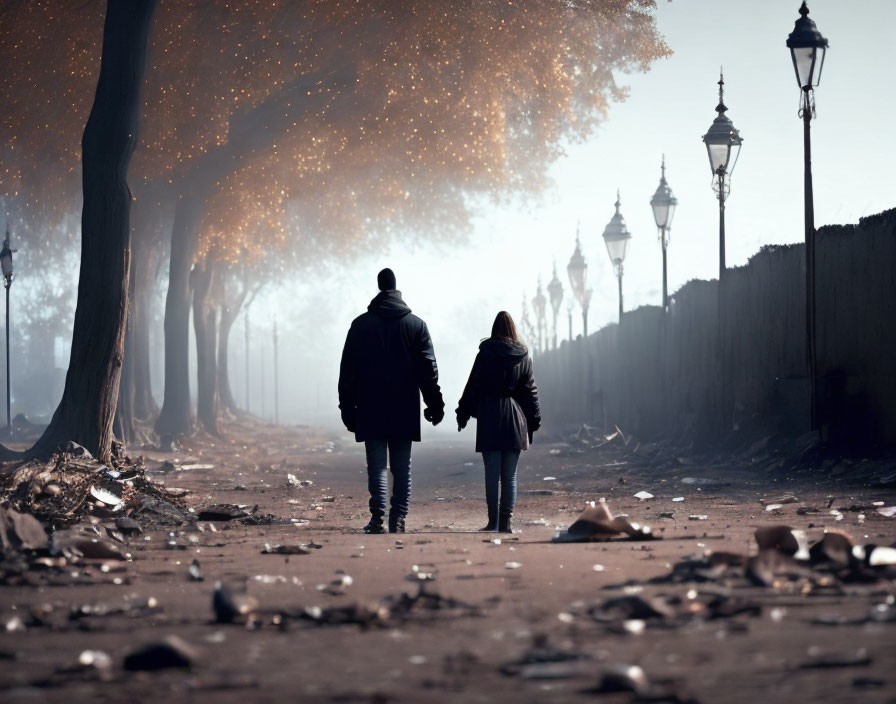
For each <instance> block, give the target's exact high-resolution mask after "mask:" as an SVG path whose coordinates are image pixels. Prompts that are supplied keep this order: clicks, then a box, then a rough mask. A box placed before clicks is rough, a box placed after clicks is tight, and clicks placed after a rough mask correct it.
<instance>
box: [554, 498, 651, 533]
mask: <svg viewBox="0 0 896 704" xmlns="http://www.w3.org/2000/svg"><path fill="white" fill-rule="evenodd" d="M619 535H624V536H626V537H627V538H628V539H629V540H659V536H657V535H655V534H654V533H653V530H652V529H651V528H650V526H647V525H641V524H640V523H634V522H632V521H630V520H629V518H628V516H626V515H624V514H620V515H618V516H614V515H613V513H612V511H610V507H609V506H608V505H607V502H606V499H601V500H600V501H597V502H594V501H589V502H588V503H587V504H586V505H585V510H584V511H582V513H581V515H580V516H579V517H578V518H577V519H576V520H575V522H574V523H573V524H572V525H571V526H570V527H569V528H568V529H567V530H566V531H564V532H563V533H558V534H557V535H555V536H554V542H555V543H583V542H588V541H592V540H609V539H610V538H614V537H616V536H619Z"/></svg>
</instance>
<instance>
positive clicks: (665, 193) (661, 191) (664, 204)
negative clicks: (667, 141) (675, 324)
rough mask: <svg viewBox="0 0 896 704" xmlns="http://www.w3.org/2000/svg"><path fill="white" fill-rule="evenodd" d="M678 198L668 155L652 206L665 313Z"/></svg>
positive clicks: (667, 303) (664, 311)
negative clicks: (668, 171) (668, 172)
mask: <svg viewBox="0 0 896 704" xmlns="http://www.w3.org/2000/svg"><path fill="white" fill-rule="evenodd" d="M676 205H678V199H677V198H675V196H673V195H672V189H671V188H669V184H668V183H667V182H666V157H665V155H664V156H663V161H662V165H661V166H660V185H659V186H657V187H656V192H655V193H654V194H653V198H651V199H650V207H651V208H653V219H654V220H655V221H656V227H657V229H658V230H659V232H660V246H661V247H662V248H663V313H666V312H668V310H669V288H668V284H667V281H668V279H667V276H666V248H667V247H668V246H669V230H670V228H671V227H672V216H673V215H674V213H675V206H676Z"/></svg>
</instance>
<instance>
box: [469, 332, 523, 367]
mask: <svg viewBox="0 0 896 704" xmlns="http://www.w3.org/2000/svg"><path fill="white" fill-rule="evenodd" d="M479 349H480V350H482V351H483V352H485V353H487V354H490V355H494V356H495V357H508V358H510V359H512V360H513V361H514V362H518V361H519V360H521V359H522V358H523V357H525V356H526V355H527V354H528V353H529V350H528V349H527V348H526V346H525V345H524V344H523V343H522V342H514V341H513V340H506V339H504V338H501V337H490V338H488V339H487V340H483V341H482V342H481V343H480V344H479Z"/></svg>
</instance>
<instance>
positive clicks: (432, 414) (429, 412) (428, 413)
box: [423, 408, 445, 425]
mask: <svg viewBox="0 0 896 704" xmlns="http://www.w3.org/2000/svg"><path fill="white" fill-rule="evenodd" d="M423 417H424V418H426V420H428V421H429V422H430V423H432V424H433V425H438V424H439V423H441V422H442V419H443V418H444V417H445V411H444V409H442V408H437V409H436V408H427V409H424V411H423Z"/></svg>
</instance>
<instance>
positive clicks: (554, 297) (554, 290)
mask: <svg viewBox="0 0 896 704" xmlns="http://www.w3.org/2000/svg"><path fill="white" fill-rule="evenodd" d="M548 296H549V297H550V299H551V310H552V311H553V313H554V329H553V336H554V345H553V346H554V349H557V314H558V313H559V312H560V304H561V303H563V284H561V283H560V279H558V278H557V262H554V277H553V278H552V279H551V282H550V283H549V284H548Z"/></svg>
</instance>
